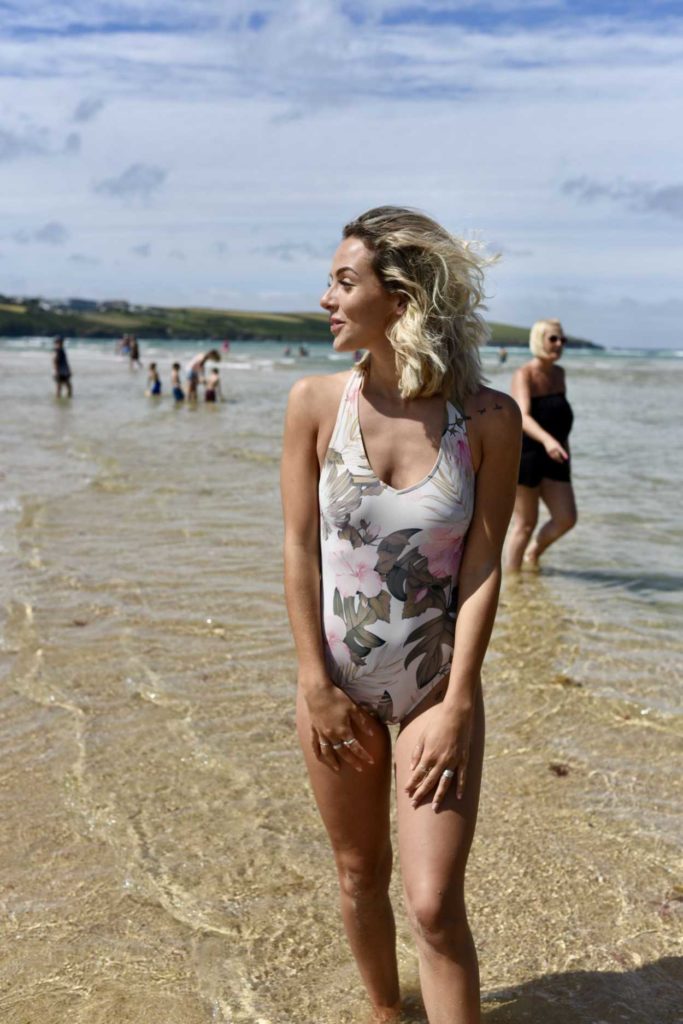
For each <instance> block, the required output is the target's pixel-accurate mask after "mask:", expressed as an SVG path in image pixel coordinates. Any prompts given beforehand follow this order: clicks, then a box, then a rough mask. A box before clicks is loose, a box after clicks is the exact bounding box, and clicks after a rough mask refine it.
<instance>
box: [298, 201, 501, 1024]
mask: <svg viewBox="0 0 683 1024" xmlns="http://www.w3.org/2000/svg"><path fill="white" fill-rule="evenodd" d="M481 288H482V264H481V261H480V260H479V259H478V258H477V256H476V255H475V254H474V253H473V252H472V251H471V249H470V248H469V247H468V246H467V244H466V243H464V242H462V241H460V240H459V239H457V238H454V237H453V236H451V235H450V234H449V233H448V232H447V231H445V229H444V228H442V227H441V226H440V225H438V224H437V223H435V222H434V221H432V220H430V219H429V218H428V217H425V216H424V215H422V214H420V213H416V212H414V211H411V210H405V209H402V208H397V207H381V208H378V209H375V210H370V211H368V212H367V213H365V214H363V215H362V216H361V217H359V218H358V219H357V220H355V221H353V222H352V223H350V224H348V225H347V226H346V227H345V229H344V232H343V240H342V242H341V244H340V245H339V247H338V249H337V251H336V253H335V254H334V257H333V261H332V270H331V274H330V278H329V285H328V288H327V290H326V291H325V294H324V295H323V297H322V300H321V305H322V307H323V308H324V309H325V310H326V311H327V313H328V314H329V317H330V329H331V331H332V334H333V335H334V348H335V350H336V351H337V352H348V353H353V352H354V351H355V350H356V349H359V348H362V349H364V350H365V352H366V355H365V356H364V357H363V359H362V360H361V362H360V363H358V364H357V366H355V367H354V368H353V369H352V370H350V371H347V372H344V373H339V374H332V375H329V376H322V377H307V378H304V379H302V380H299V381H298V382H297V383H296V384H295V385H294V387H293V388H292V391H291V395H290V400H289V405H288V409H287V417H286V426H285V439H284V452H283V462H282V494H283V507H284V516H285V585H286V593H287V603H288V610H289V615H290V619H291V624H292V631H293V635H294V640H295V644H296V649H297V656H298V665H299V668H298V701H297V724H298V732H299V737H300V740H301V745H302V747H303V752H304V757H305V760H306V764H307V767H308V772H309V776H310V780H311V785H312V789H313V793H314V795H315V799H316V801H317V804H318V807H319V810H320V813H321V815H322V819H323V822H324V824H325V827H326V828H327V831H328V833H329V837H330V840H331V843H332V848H333V851H334V856H335V861H336V866H337V871H338V876H339V886H340V891H341V911H342V917H343V921H344V926H345V928H346V933H347V936H348V939H349V943H350V946H351V949H352V951H353V955H354V956H355V958H356V961H357V964H358V968H359V971H360V974H361V977H362V980H363V982H364V984H365V987H366V989H367V992H368V996H369V998H370V1001H371V1003H372V1007H373V1013H374V1019H376V1020H378V1021H379V1020H394V1019H397V1017H398V1013H399V1005H400V999H399V985H398V974H397V963H396V947H395V929H394V917H393V912H392V907H391V903H390V901H389V895H388V887H389V879H390V875H391V868H392V845H391V835H390V827H389V804H390V795H391V793H390V791H391V776H392V745H391V738H390V733H389V729H388V727H387V724H388V723H394V724H397V725H398V727H399V728H398V734H397V737H396V742H395V745H394V750H393V761H394V764H395V776H396V801H397V821H398V849H399V855H400V863H401V873H402V877H403V886H404V892H405V899H406V905H407V910H408V915H409V918H410V921H411V924H412V927H413V931H414V934H415V939H416V943H417V949H418V956H419V964H420V977H421V983H422V992H423V997H424V1002H425V1006H426V1009H427V1014H428V1018H429V1021H430V1024H475V1022H476V1024H478V1022H479V1020H480V1014H479V975H478V967H477V956H476V952H475V948H474V944H473V941H472V935H471V933H470V929H469V926H468V922H467V915H466V911H465V900H464V877H465V866H466V862H467V856H468V853H469V848H470V845H471V842H472V837H473V834H474V827H475V821H476V816H477V804H478V799H479V786H480V779H481V767H482V756H483V746H484V713H483V705H482V696H481V687H480V670H481V665H482V661H483V658H484V654H485V652H486V647H487V644H488V641H489V636H490V633H491V629H492V626H493V620H494V617H495V613H496V605H497V601H498V591H499V586H500V573H501V570H500V558H501V548H502V544H503V538H504V536H505V531H506V529H507V525H508V521H509V518H510V514H511V511H512V507H513V502H514V496H515V485H516V482H517V470H518V467H519V451H520V438H521V422H520V413H519V409H518V407H517V405H516V404H515V402H514V401H513V400H512V399H511V398H509V397H507V396H506V395H503V394H501V393H499V392H496V391H492V390H490V389H489V388H486V387H483V386H482V378H481V369H480V363H479V354H478V345H479V343H480V342H481V340H482V339H483V337H484V336H485V327H484V324H483V322H482V320H481V318H480V316H479V314H478V312H477V307H478V305H479V303H480V302H481V298H482V292H481ZM456 623H457V625H456Z"/></svg>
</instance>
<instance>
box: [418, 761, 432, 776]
mask: <svg viewBox="0 0 683 1024" xmlns="http://www.w3.org/2000/svg"><path fill="white" fill-rule="evenodd" d="M419 767H420V774H421V775H429V773H430V772H431V770H432V769H431V768H430V767H429V766H428V765H426V764H421V765H420V766H419Z"/></svg>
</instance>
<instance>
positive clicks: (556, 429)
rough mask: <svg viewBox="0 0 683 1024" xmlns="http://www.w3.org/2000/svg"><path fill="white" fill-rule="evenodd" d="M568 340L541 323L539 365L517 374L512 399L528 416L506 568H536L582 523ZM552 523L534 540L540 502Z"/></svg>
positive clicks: (534, 345)
mask: <svg viewBox="0 0 683 1024" xmlns="http://www.w3.org/2000/svg"><path fill="white" fill-rule="evenodd" d="M564 342H565V337H564V334H563V331H562V325H561V323H560V321H559V320H538V321H537V322H536V323H535V324H534V326H533V327H532V328H531V334H530V336H529V348H530V349H531V352H532V355H533V357H534V358H533V359H532V360H531V362H529V363H525V364H524V366H521V367H520V368H519V370H516V371H515V374H514V376H513V378H512V396H513V398H514V399H515V400H516V401H517V404H518V405H519V407H520V409H521V410H522V427H523V429H524V439H523V442H522V457H521V462H520V467H519V480H518V487H517V496H516V498H515V511H514V515H513V519H512V527H511V530H510V536H509V538H508V546H507V557H506V567H507V568H508V569H512V570H517V569H520V568H521V566H522V561H524V564H525V565H529V566H531V567H535V566H537V565H538V560H539V558H540V557H541V555H542V554H543V552H544V551H545V549H546V548H547V547H548V546H549V545H550V544H552V543H553V542H554V541H556V540H557V539H558V538H559V537H561V536H562V534H564V533H567V531H568V530H571V528H572V526H574V524H575V523H576V502H575V500H574V491H573V488H572V485H571V474H570V457H569V444H568V441H567V438H568V437H569V431H570V430H571V427H572V421H573V418H574V416H573V413H572V410H571V406H570V405H569V402H568V401H567V398H566V394H565V380H564V370H563V369H562V368H561V367H560V366H558V365H557V361H558V359H559V358H560V357H561V355H562V348H563V345H564ZM539 498H541V499H542V500H543V503H544V504H545V505H546V506H547V508H548V511H549V512H550V519H549V520H548V521H547V522H546V523H544V524H543V526H542V527H541V529H540V530H539V531H538V533H537V534H536V536H535V537H534V538H533V540H532V539H531V538H532V535H533V532H534V530H535V529H536V522H537V520H538V500H539Z"/></svg>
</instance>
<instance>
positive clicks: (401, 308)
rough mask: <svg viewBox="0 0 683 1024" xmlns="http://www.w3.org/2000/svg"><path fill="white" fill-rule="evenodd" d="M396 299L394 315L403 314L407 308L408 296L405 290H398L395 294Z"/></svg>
mask: <svg viewBox="0 0 683 1024" xmlns="http://www.w3.org/2000/svg"><path fill="white" fill-rule="evenodd" d="M396 299H397V302H396V315H397V316H403V314H404V313H405V311H406V310H407V308H408V296H407V295H406V294H405V292H398V293H397V295H396Z"/></svg>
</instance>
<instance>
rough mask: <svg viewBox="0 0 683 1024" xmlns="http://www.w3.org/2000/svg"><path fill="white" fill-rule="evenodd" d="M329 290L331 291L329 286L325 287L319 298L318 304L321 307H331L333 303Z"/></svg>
mask: <svg viewBox="0 0 683 1024" xmlns="http://www.w3.org/2000/svg"><path fill="white" fill-rule="evenodd" d="M331 292H332V289H331V288H326V289H325V291H324V292H323V294H322V296H321V298H320V305H321V306H322V307H323V309H331V308H332V306H333V305H334V303H333V301H332V295H331Z"/></svg>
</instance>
